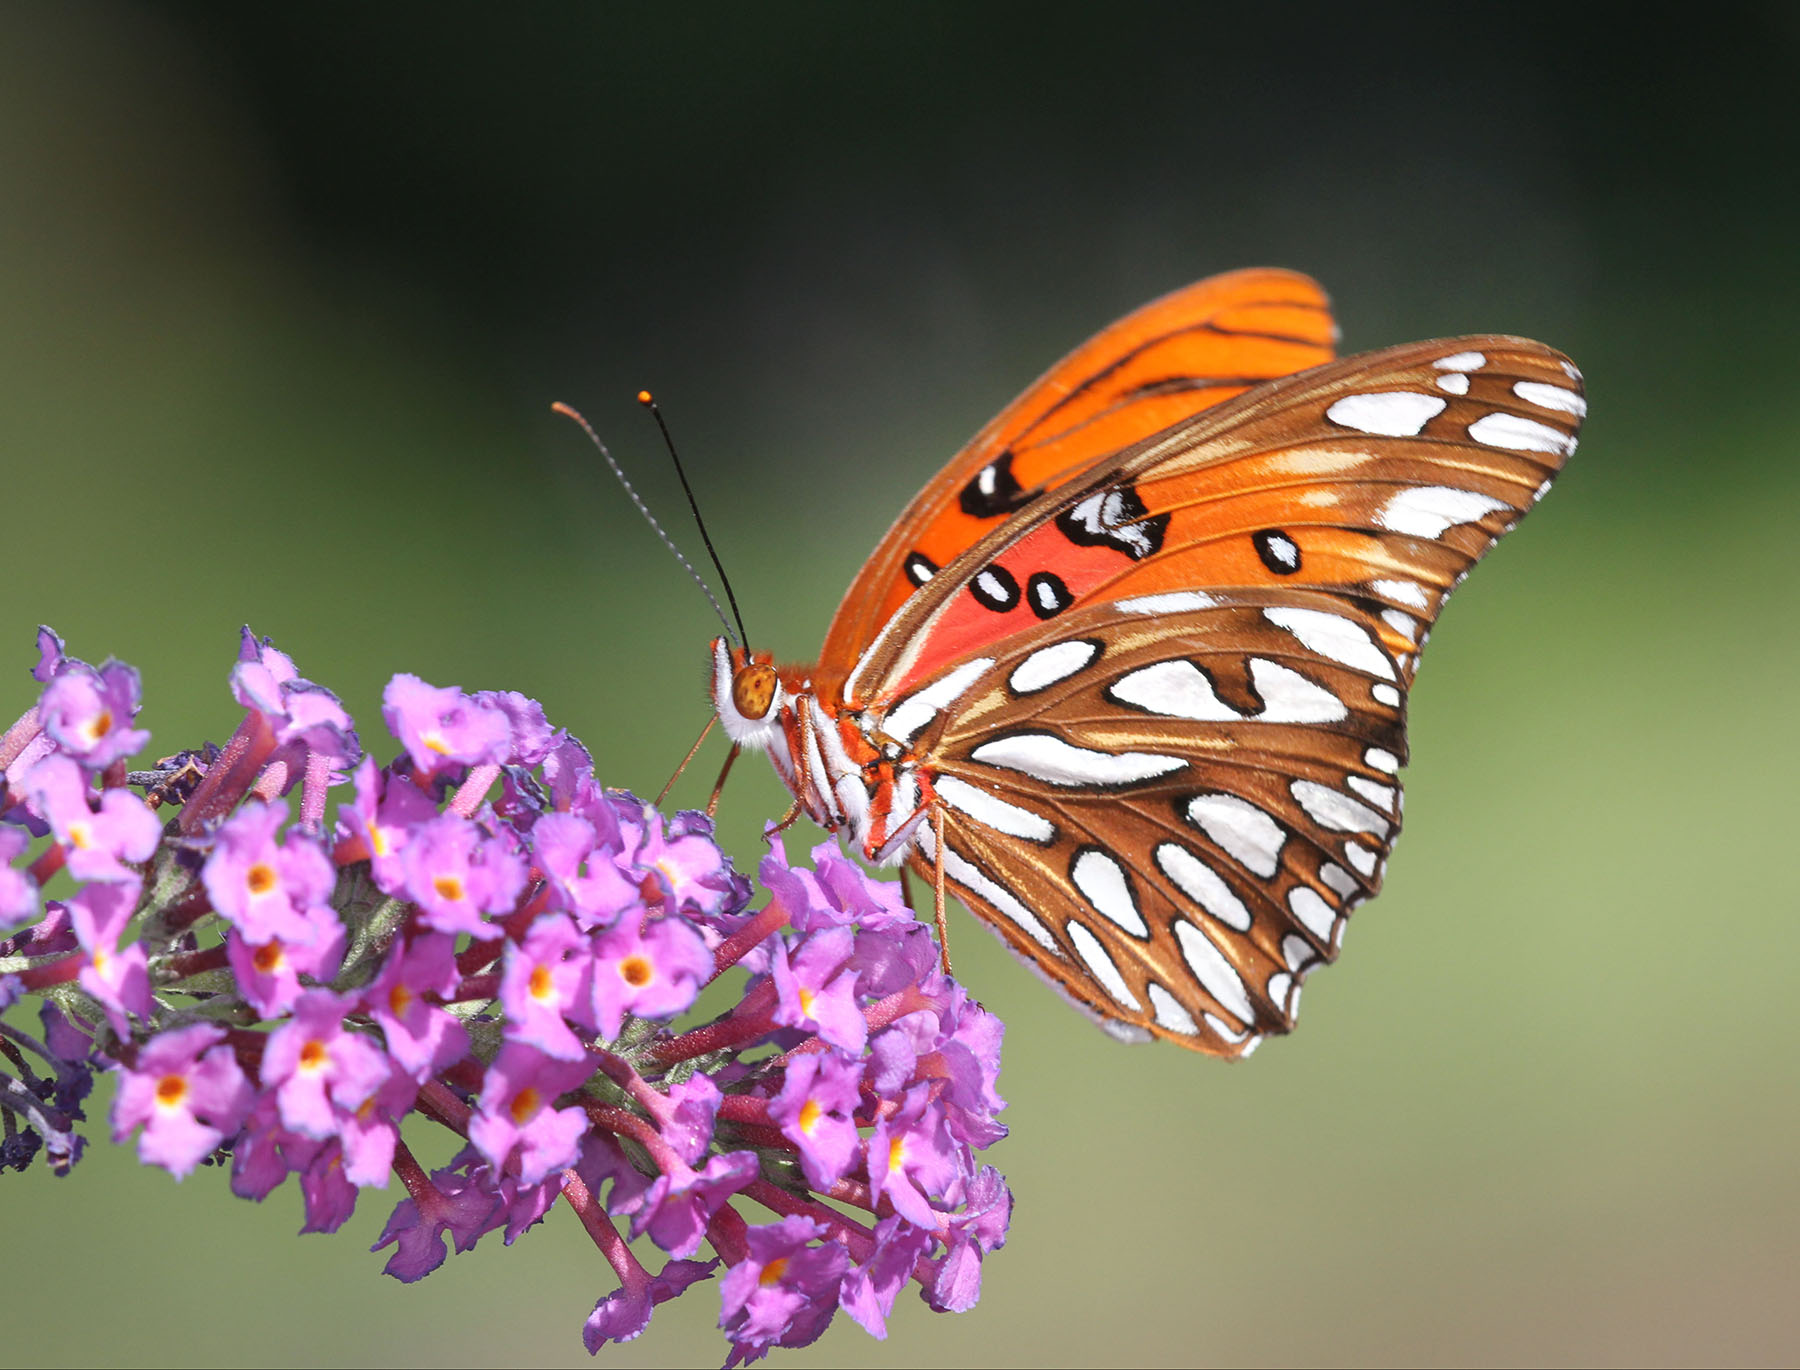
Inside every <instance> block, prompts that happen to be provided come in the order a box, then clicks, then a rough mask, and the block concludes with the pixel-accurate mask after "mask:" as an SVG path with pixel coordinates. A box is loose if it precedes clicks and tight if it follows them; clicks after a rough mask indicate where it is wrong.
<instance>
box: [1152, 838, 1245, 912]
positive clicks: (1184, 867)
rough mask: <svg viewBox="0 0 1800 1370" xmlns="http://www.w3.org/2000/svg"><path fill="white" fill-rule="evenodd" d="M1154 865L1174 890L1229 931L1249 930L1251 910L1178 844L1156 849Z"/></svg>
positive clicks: (1220, 878) (1160, 846)
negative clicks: (1176, 889)
mask: <svg viewBox="0 0 1800 1370" xmlns="http://www.w3.org/2000/svg"><path fill="white" fill-rule="evenodd" d="M1156 864H1157V865H1158V866H1159V867H1161V868H1162V873H1163V874H1164V875H1166V876H1168V877H1169V879H1171V880H1173V881H1174V882H1175V884H1176V887H1177V888H1179V889H1180V890H1181V892H1182V893H1183V894H1185V895H1186V896H1187V897H1188V898H1189V899H1192V900H1193V901H1194V902H1195V903H1196V904H1198V905H1199V906H1200V907H1201V908H1203V909H1205V910H1206V912H1207V913H1209V914H1211V915H1212V916H1213V917H1214V918H1217V919H1218V920H1219V921H1220V922H1221V923H1223V924H1225V926H1226V927H1228V928H1234V929H1236V930H1237V931H1238V932H1249V931H1250V910H1249V909H1247V908H1245V907H1244V901H1243V900H1241V899H1239V898H1238V897H1237V895H1236V894H1234V893H1233V892H1232V889H1231V886H1230V885H1227V884H1226V883H1225V881H1224V879H1223V877H1221V876H1220V875H1219V873H1218V872H1217V871H1216V870H1214V869H1213V868H1212V867H1211V866H1209V865H1207V864H1206V862H1204V861H1202V860H1201V859H1200V858H1199V857H1197V856H1195V855H1194V854H1193V853H1192V852H1191V851H1189V850H1188V849H1187V848H1186V847H1184V846H1182V845H1181V844H1180V843H1177V842H1163V843H1160V844H1158V846H1157V848H1156Z"/></svg>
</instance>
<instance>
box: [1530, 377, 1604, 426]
mask: <svg viewBox="0 0 1800 1370" xmlns="http://www.w3.org/2000/svg"><path fill="white" fill-rule="evenodd" d="M1513 394H1515V395H1517V396H1518V397H1519V398H1520V399H1522V400H1524V401H1525V403H1527V404H1535V405H1536V406H1537V407H1538V408H1539V409H1556V410H1560V411H1561V412H1562V413H1564V414H1573V415H1574V416H1575V417H1576V418H1578V419H1580V418H1586V417H1587V401H1586V400H1584V399H1582V398H1581V396H1580V395H1578V394H1576V393H1575V392H1574V391H1573V390H1570V389H1569V388H1568V387H1566V386H1561V385H1546V384H1544V382H1542V381H1515V382H1513Z"/></svg>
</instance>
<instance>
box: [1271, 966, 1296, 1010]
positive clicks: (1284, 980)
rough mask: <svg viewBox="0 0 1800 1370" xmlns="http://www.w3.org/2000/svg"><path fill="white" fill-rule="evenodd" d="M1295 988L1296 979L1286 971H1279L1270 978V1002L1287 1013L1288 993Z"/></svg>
mask: <svg viewBox="0 0 1800 1370" xmlns="http://www.w3.org/2000/svg"><path fill="white" fill-rule="evenodd" d="M1293 987H1294V977H1293V976H1291V975H1289V974H1288V973H1287V972H1286V971H1285V970H1278V971H1276V972H1275V973H1274V974H1273V975H1271V976H1270V977H1269V1002H1270V1003H1272V1004H1274V1005H1275V1007H1276V1008H1278V1009H1280V1010H1281V1011H1282V1012H1283V1013H1286V1012H1287V1001H1288V991H1289V990H1291V989H1293Z"/></svg>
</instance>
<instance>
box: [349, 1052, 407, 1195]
mask: <svg viewBox="0 0 1800 1370" xmlns="http://www.w3.org/2000/svg"><path fill="white" fill-rule="evenodd" d="M418 1093H419V1086H418V1084H417V1082H416V1081H414V1080H413V1078H412V1077H411V1076H409V1075H408V1074H407V1073H406V1072H405V1071H403V1070H394V1071H393V1072H392V1073H391V1074H390V1075H389V1076H388V1078H387V1082H386V1083H385V1084H383V1085H382V1086H381V1088H379V1089H377V1090H376V1091H375V1092H374V1093H373V1094H371V1095H370V1096H369V1097H368V1098H367V1099H365V1100H363V1102H362V1104H361V1106H360V1107H358V1108H357V1109H356V1110H355V1112H353V1113H349V1114H346V1115H345V1116H344V1117H343V1118H341V1119H340V1120H339V1124H338V1141H339V1142H340V1143H341V1144H342V1146H343V1157H342V1164H343V1171H344V1178H345V1179H347V1180H349V1182H350V1183H351V1184H353V1185H357V1186H359V1187H362V1188H369V1189H384V1188H386V1187H387V1181H388V1174H389V1173H390V1172H391V1171H392V1170H393V1167H394V1151H395V1147H396V1144H397V1143H398V1142H399V1140H400V1119H401V1118H403V1117H404V1116H405V1115H406V1113H407V1112H408V1110H410V1109H411V1108H412V1106H413V1100H414V1099H415V1098H417V1097H418Z"/></svg>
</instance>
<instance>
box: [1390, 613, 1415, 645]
mask: <svg viewBox="0 0 1800 1370" xmlns="http://www.w3.org/2000/svg"><path fill="white" fill-rule="evenodd" d="M1381 621H1382V622H1383V623H1385V624H1387V626H1388V627H1390V628H1392V629H1393V630H1394V631H1395V632H1396V633H1398V634H1400V636H1401V637H1403V638H1405V639H1406V640H1407V641H1408V642H1417V641H1418V640H1419V620H1418V619H1416V618H1414V617H1413V616H1412V615H1411V614H1407V613H1402V612H1401V611H1400V610H1398V609H1383V610H1382V611H1381Z"/></svg>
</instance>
